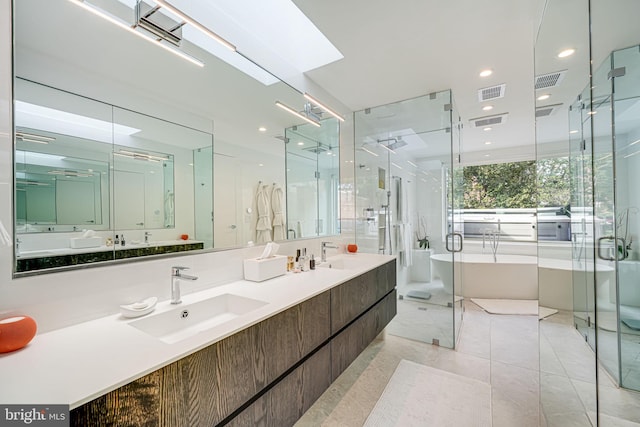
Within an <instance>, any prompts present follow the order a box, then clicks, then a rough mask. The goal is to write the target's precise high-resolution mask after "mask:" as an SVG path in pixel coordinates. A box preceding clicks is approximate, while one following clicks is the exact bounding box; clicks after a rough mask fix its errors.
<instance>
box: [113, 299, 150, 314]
mask: <svg viewBox="0 0 640 427" xmlns="http://www.w3.org/2000/svg"><path fill="white" fill-rule="evenodd" d="M157 303H158V297H149V298H147V299H145V300H143V301H139V302H134V303H133V304H126V305H121V306H120V314H122V315H123V316H124V317H140V316H144V315H145V314H149V313H151V312H152V311H153V309H155V308H156V304H157Z"/></svg>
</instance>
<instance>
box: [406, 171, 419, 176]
mask: <svg viewBox="0 0 640 427" xmlns="http://www.w3.org/2000/svg"><path fill="white" fill-rule="evenodd" d="M407 173H408V174H409V175H411V176H418V175H416V174H415V173H413V172H407Z"/></svg>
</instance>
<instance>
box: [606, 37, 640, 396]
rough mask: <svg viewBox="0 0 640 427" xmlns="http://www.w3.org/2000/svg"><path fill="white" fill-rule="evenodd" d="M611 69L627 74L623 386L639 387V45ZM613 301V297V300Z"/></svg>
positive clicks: (621, 148) (620, 240)
mask: <svg viewBox="0 0 640 427" xmlns="http://www.w3.org/2000/svg"><path fill="white" fill-rule="evenodd" d="M612 69H614V70H622V69H624V70H625V74H624V75H621V72H620V74H619V77H613V78H611V81H612V90H613V93H614V94H615V97H614V99H613V121H614V129H615V138H614V142H615V145H614V150H615V152H614V155H615V169H614V171H613V172H614V173H615V176H616V177H617V179H616V180H615V185H616V189H615V191H616V193H615V198H616V204H615V208H616V211H615V221H616V238H617V245H616V247H617V255H618V257H617V258H618V261H617V266H616V267H617V272H618V274H617V292H616V298H617V313H618V322H617V330H618V343H619V352H620V383H621V386H622V387H625V388H630V389H633V390H638V391H640V359H638V357H639V356H640V287H639V286H638V278H639V277H640V261H639V260H638V256H637V254H636V248H637V247H638V246H637V243H636V242H635V241H634V240H638V236H639V234H638V233H639V232H640V189H639V188H638V186H637V183H638V182H640V175H639V170H640V157H639V156H638V155H639V154H640V146H639V143H640V116H639V115H638V114H637V111H639V110H638V109H639V108H640V47H639V46H634V47H631V48H628V49H624V50H620V51H616V52H613V55H612ZM612 302H613V301H612Z"/></svg>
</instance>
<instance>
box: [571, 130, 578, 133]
mask: <svg viewBox="0 0 640 427" xmlns="http://www.w3.org/2000/svg"><path fill="white" fill-rule="evenodd" d="M569 133H578V131H577V130H572V131H569Z"/></svg>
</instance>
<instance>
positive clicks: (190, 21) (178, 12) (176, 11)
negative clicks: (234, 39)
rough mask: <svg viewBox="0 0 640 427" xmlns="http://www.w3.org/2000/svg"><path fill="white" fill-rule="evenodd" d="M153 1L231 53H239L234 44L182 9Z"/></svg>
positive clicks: (160, 1)
mask: <svg viewBox="0 0 640 427" xmlns="http://www.w3.org/2000/svg"><path fill="white" fill-rule="evenodd" d="M152 1H153V2H154V3H156V4H159V5H160V6H162V7H164V8H165V9H167V10H168V11H170V12H172V13H174V14H175V15H177V16H179V17H180V18H181V19H183V20H184V21H185V22H186V23H187V24H190V25H192V26H193V27H194V28H196V29H197V30H198V31H200V32H201V33H203V34H205V35H207V36H209V37H211V38H212V39H214V40H215V41H217V42H218V43H220V44H221V45H222V46H224V47H226V48H227V49H229V50H230V51H232V52H236V51H237V49H236V47H235V46H234V45H233V44H231V43H229V42H228V41H226V40H225V39H224V38H222V37H220V36H219V35H217V34H216V33H214V32H213V31H211V30H210V29H208V28H207V27H205V26H204V25H202V24H201V23H199V22H198V21H196V20H195V19H193V18H192V17H190V16H189V15H187V14H186V13H184V12H183V11H181V10H180V9H177V8H176V7H175V6H173V5H171V4H169V3H168V2H166V1H165V0H152Z"/></svg>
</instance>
